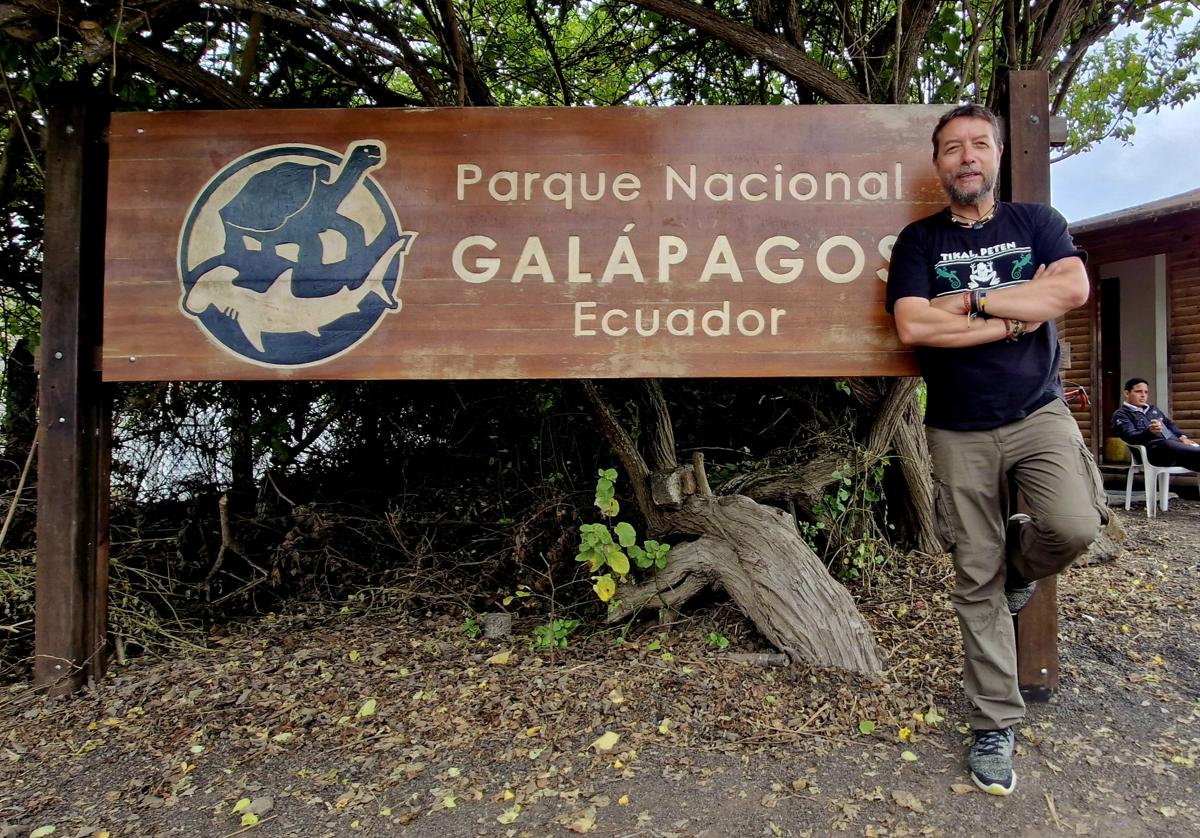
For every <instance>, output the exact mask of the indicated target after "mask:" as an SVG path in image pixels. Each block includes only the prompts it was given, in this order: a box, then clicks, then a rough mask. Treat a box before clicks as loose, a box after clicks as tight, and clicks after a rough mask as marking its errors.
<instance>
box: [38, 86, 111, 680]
mask: <svg viewBox="0 0 1200 838" xmlns="http://www.w3.org/2000/svg"><path fill="white" fill-rule="evenodd" d="M105 119H106V112H105V109H104V108H103V107H101V106H99V105H98V104H97V103H96V102H95V101H94V100H93V99H90V98H89V97H87V96H86V95H80V94H79V93H78V91H75V90H69V89H64V90H60V91H59V92H58V99H57V100H56V101H55V102H54V103H52V104H51V106H50V109H49V120H48V124H47V132H46V133H47V143H46V228H45V238H44V247H43V262H42V264H43V268H42V344H41V377H40V379H39V382H38V388H39V389H38V401H39V419H38V422H39V425H38V434H39V451H38V512H37V575H36V586H37V589H36V602H35V619H34V667H33V678H34V683H35V684H37V685H39V686H41V687H45V688H47V689H49V690H50V691H52V692H73V691H75V690H77V689H78V688H79V687H80V686H82V685H83V684H84V683H86V682H87V681H88V679H92V678H97V677H99V676H100V675H102V674H103V672H104V668H105V664H106V661H105V654H104V650H105V636H106V633H107V588H108V525H107V519H108V485H109V481H108V473H109V472H108V470H109V463H110V460H111V458H110V453H109V443H108V440H109V433H108V419H107V405H106V400H105V398H104V394H103V388H102V386H101V383H100V374H99V372H98V370H97V369H96V358H97V356H98V353H99V348H100V311H101V302H102V296H103V295H102V290H103V279H104V275H103V261H102V260H103V253H104V194H105V180H104V178H105V172H106V166H105V151H106V148H105V145H104V142H103V140H102V132H103V129H104V123H105Z"/></svg>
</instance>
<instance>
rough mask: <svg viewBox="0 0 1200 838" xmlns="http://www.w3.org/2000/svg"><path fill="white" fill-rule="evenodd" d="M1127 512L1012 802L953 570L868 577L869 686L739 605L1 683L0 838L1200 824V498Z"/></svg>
mask: <svg viewBox="0 0 1200 838" xmlns="http://www.w3.org/2000/svg"><path fill="white" fill-rule="evenodd" d="M1122 522H1123V524H1124V526H1125V528H1126V531H1127V533H1128V536H1129V538H1128V540H1127V542H1126V548H1127V549H1126V552H1125V555H1123V556H1122V557H1120V558H1119V559H1118V560H1117V561H1116V562H1112V563H1108V564H1103V565H1094V566H1088V567H1079V568H1074V569H1072V570H1071V571H1069V572H1068V573H1067V574H1066V575H1065V576H1064V577H1063V578H1062V580H1061V581H1060V587H1059V589H1060V614H1061V618H1060V628H1061V644H1060V649H1061V678H1062V682H1061V687H1060V690H1059V691H1058V693H1057V694H1056V695H1055V697H1054V699H1053V700H1052V701H1050V702H1049V703H1047V704H1040V705H1034V706H1032V707H1031V709H1030V713H1029V718H1028V721H1027V724H1026V725H1025V726H1024V727H1023V728H1022V729H1021V730H1020V734H1019V737H1018V755H1017V772H1018V783H1017V791H1016V792H1015V793H1014V795H1013V796H1012V797H1010V798H1007V799H1000V798H995V797H989V796H987V795H984V794H982V793H979V792H977V791H975V790H973V788H972V787H971V786H970V785H969V781H968V779H967V778H966V775H965V773H964V768H963V760H964V743H965V741H966V738H965V736H964V733H963V732H962V731H961V729H960V726H961V723H962V720H963V718H964V710H965V708H964V707H963V705H962V701H961V699H960V697H959V689H958V684H957V681H958V677H959V669H958V666H959V665H958V658H957V655H958V637H957V629H956V627H955V624H954V619H953V614H952V612H951V610H950V608H949V606H948V604H947V601H946V588H947V585H948V581H949V580H948V575H949V568H948V566H947V565H946V563H945V562H944V561H942V562H933V563H928V564H926V565H925V566H922V567H914V568H912V569H911V570H910V571H909V572H908V573H907V574H901V575H899V576H898V577H897V578H896V579H895V580H894V584H893V586H892V587H891V588H889V589H886V590H876V591H874V592H872V594H871V596H870V597H869V598H867V597H864V611H865V613H866V614H867V615H868V618H869V619H870V621H871V623H872V625H873V626H874V627H875V629H876V633H877V636H878V637H879V639H880V644H881V646H882V647H883V648H884V649H885V651H886V655H887V663H886V666H887V667H888V672H887V675H886V680H885V682H884V683H881V684H875V683H868V682H865V681H862V680H860V679H855V678H851V677H848V676H844V675H840V674H837V673H830V672H823V671H814V670H808V669H804V668H799V667H791V668H786V669H777V668H770V667H760V666H751V665H745V664H739V663H735V662H732V661H730V660H729V659H728V658H726V657H724V655H726V654H728V653H729V652H749V651H755V650H756V649H757V648H758V645H757V644H758V643H759V642H760V641H759V640H758V638H757V636H756V635H754V634H753V632H751V631H749V630H748V628H747V627H746V625H745V622H744V621H743V620H741V619H740V618H739V617H738V615H736V614H735V613H734V612H733V611H732V610H731V609H730V608H729V607H728V606H725V605H711V606H709V607H707V608H704V609H701V610H699V611H697V612H695V613H693V614H691V615H689V617H688V618H687V620H686V621H684V622H681V623H677V624H674V625H670V626H666V627H659V626H654V625H641V626H639V627H638V628H637V629H636V630H635V631H633V632H631V635H630V637H629V638H627V639H626V640H625V641H624V642H619V641H618V638H617V635H615V634H606V633H600V634H595V635H592V636H590V637H587V638H574V639H573V642H572V645H571V647H570V648H568V649H566V650H561V651H558V652H547V651H540V652H535V651H531V650H529V648H528V638H527V637H514V638H510V639H509V641H508V642H499V641H487V640H481V639H469V638H468V637H466V635H465V634H464V633H463V632H462V630H461V627H462V623H461V620H462V616H461V615H458V616H438V615H428V616H422V615H416V616H414V615H410V614H406V613H404V612H402V611H395V610H389V609H385V608H383V607H381V606H376V607H373V608H372V607H367V605H366V604H359V605H358V606H356V607H355V608H351V610H350V613H348V614H334V615H323V616H322V615H307V616H300V617H289V618H275V619H269V620H264V621H260V622H257V623H255V624H253V625H247V626H243V627H240V628H238V629H237V630H235V631H232V632H230V633H227V634H225V635H223V636H219V637H214V638H213V639H212V651H211V652H208V653H201V654H197V655H195V656H192V657H185V658H177V659H173V660H160V661H155V660H150V659H143V660H139V661H136V662H134V663H133V664H132V665H130V666H127V667H124V668H121V669H119V670H118V671H117V672H115V673H114V675H113V677H111V678H110V679H108V680H107V681H106V682H105V683H104V684H102V685H101V686H100V687H99V688H98V689H96V690H95V691H92V692H89V693H87V694H85V695H83V696H81V697H77V698H76V699H74V700H71V701H48V700H45V699H42V698H38V697H35V696H32V695H30V694H29V693H28V691H26V690H25V689H24V688H23V687H20V686H17V687H13V688H11V689H10V690H9V691H8V692H7V693H6V694H5V695H4V696H3V697H0V836H8V835H20V836H28V835H30V834H32V833H35V831H37V830H39V829H43V831H42V832H40V833H37V834H39V835H44V834H51V833H47V832H45V831H44V828H48V827H51V826H53V827H54V828H55V831H54V832H53V833H52V834H53V835H55V836H85V835H101V834H104V831H105V830H107V832H108V833H109V834H111V835H138V836H146V835H184V836H210V835H211V836H227V835H234V834H239V833H240V834H246V835H254V834H261V835H264V836H268V835H269V836H293V835H303V836H323V835H329V836H335V835H336V836H341V835H355V834H370V835H392V834H400V833H403V834H405V835H413V836H433V837H435V838H449V836H469V835H489V836H490V835H514V836H517V835H529V836H546V835H570V834H572V833H573V832H575V833H589V834H594V835H614V836H616V835H630V836H633V835H639V836H681V838H682V836H701V835H703V836H754V835H794V836H801V835H828V834H832V833H844V834H847V835H867V836H874V835H891V836H896V835H945V836H958V835H971V836H987V835H1025V836H1037V835H1050V834H1064V833H1065V834H1077V835H1086V834H1092V835H1103V836H1105V838H1115V837H1116V836H1136V835H1171V836H1186V835H1200V773H1198V772H1200V769H1198V768H1197V766H1196V763H1197V761H1198V760H1200V733H1198V731H1200V678H1198V677H1197V676H1198V673H1200V665H1198V661H1197V656H1198V652H1197V646H1196V638H1197V635H1198V631H1197V629H1198V628H1200V606H1198V605H1197V603H1198V602H1200V558H1198V557H1197V554H1196V553H1197V551H1196V547H1197V545H1198V544H1200V503H1198V502H1197V501H1194V500H1191V501H1176V502H1174V503H1173V505H1172V507H1171V510H1170V512H1169V513H1167V514H1166V515H1164V516H1161V517H1159V518H1158V519H1156V520H1154V521H1147V520H1146V519H1145V518H1144V517H1143V516H1142V515H1141V514H1140V510H1137V509H1135V511H1134V512H1132V513H1128V514H1123V515H1122ZM543 619H544V618H543ZM526 622H528V625H526ZM535 622H537V621H522V622H519V624H518V628H519V630H521V631H526V632H528V631H529V630H531V628H532V625H533V624H534V623H535ZM712 632H717V633H719V634H721V635H722V636H724V637H726V638H728V639H729V640H730V647H729V648H728V649H727V650H725V651H719V650H718V649H717V648H715V646H714V645H713V643H712V642H711V641H710V640H709V635H710V633H712ZM713 639H714V640H715V639H716V638H713ZM872 725H874V730H870V731H869V732H868V733H863V732H862V731H863V730H867V729H869V728H870V727H871V726H872ZM606 733H609V734H615V735H616V737H617V738H616V739H615V742H613V743H612V744H611V746H610V747H609V748H608V749H607V750H606V749H605V746H608V745H609V744H610V743H609V742H608V741H605V739H604V738H603V737H604V735H605V734H606ZM608 739H609V740H611V739H612V737H611V736H610V737H608ZM243 800H244V801H246V802H245V803H243V804H242V806H244V807H246V809H249V810H252V813H253V815H254V817H246V814H247V812H246V809H239V808H238V804H239V801H243ZM255 818H257V823H256V824H255V823H253V821H254V820H255ZM243 819H245V821H243Z"/></svg>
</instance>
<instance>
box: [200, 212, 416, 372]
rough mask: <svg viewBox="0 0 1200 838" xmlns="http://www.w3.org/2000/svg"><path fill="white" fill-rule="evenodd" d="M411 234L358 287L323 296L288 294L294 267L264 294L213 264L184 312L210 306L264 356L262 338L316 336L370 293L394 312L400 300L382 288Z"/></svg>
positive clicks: (231, 271)
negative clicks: (241, 285) (270, 335)
mask: <svg viewBox="0 0 1200 838" xmlns="http://www.w3.org/2000/svg"><path fill="white" fill-rule="evenodd" d="M412 239H413V235H412V234H411V233H406V234H404V235H402V236H401V237H400V239H399V241H397V242H396V243H395V244H393V245H392V246H391V247H389V248H388V249H387V250H386V251H384V253H383V255H382V256H380V257H379V259H378V260H377V261H376V262H375V266H374V267H373V268H371V271H370V273H368V274H367V277H366V279H364V280H363V282H362V284H361V285H359V286H358V287H357V288H353V289H351V288H341V289H339V290H338V291H337V292H335V293H333V294H329V295H328V296H324V297H298V296H296V294H295V292H294V291H293V290H292V280H293V271H294V269H293V268H288V269H287V270H285V271H283V272H282V273H281V274H279V276H277V277H276V278H275V279H274V281H273V282H272V283H271V286H270V287H269V288H268V289H267V290H266V291H265V292H262V293H260V292H258V291H253V290H251V289H249V288H239V287H238V286H236V285H234V284H233V281H234V280H235V279H237V277H238V271H237V269H236V268H233V267H231V266H229V265H218V266H216V267H214V268H212V269H210V270H208V271H206V272H205V273H204V274H202V275H201V276H200V278H199V279H197V280H196V283H195V284H194V285H193V286H192V287H191V289H190V290H189V291H188V292H187V295H186V296H185V297H184V299H183V308H184V310H185V311H186V312H188V313H189V314H192V315H194V316H197V317H198V316H200V315H201V314H203V313H204V312H205V311H206V310H207V309H208V307H209V306H213V307H214V308H216V309H217V310H218V311H220V312H222V313H223V314H225V315H226V316H228V317H229V318H230V319H232V320H233V321H234V322H235V323H237V324H238V327H239V328H240V329H241V330H242V334H243V335H245V336H246V340H248V341H250V343H251V344H252V345H253V346H254V348H255V349H257V350H258V351H259V352H265V351H266V349H265V347H264V346H263V340H262V336H263V334H264V333H266V332H271V333H273V334H293V333H296V332H307V333H308V334H310V335H314V336H319V335H320V334H321V329H322V328H323V327H325V326H328V325H329V324H330V323H333V322H334V321H336V320H338V319H339V318H341V317H344V316H345V315H347V314H353V313H354V312H357V311H358V310H359V305H360V304H361V303H362V301H363V300H365V299H366V298H367V297H368V296H370V295H372V294H374V295H375V296H376V297H378V298H379V299H381V300H382V301H383V304H384V305H385V306H386V307H387V308H389V309H399V308H400V301H399V300H397V299H396V298H395V297H394V296H392V294H391V292H389V291H388V290H387V288H386V287H385V286H384V279H385V278H386V277H387V271H388V266H389V265H390V264H391V263H392V260H394V259H395V258H397V257H398V256H400V255H401V254H404V253H407V252H408V247H409V245H410V244H411V243H412Z"/></svg>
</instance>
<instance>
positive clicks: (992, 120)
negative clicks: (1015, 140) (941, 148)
mask: <svg viewBox="0 0 1200 838" xmlns="http://www.w3.org/2000/svg"><path fill="white" fill-rule="evenodd" d="M964 116H966V117H972V118H974V119H985V120H987V122H988V124H989V125H991V126H992V136H993V137H995V138H996V148H1000V147H1002V146H1003V145H1004V140H1003V139H1001V138H1000V120H998V119H996V115H995V114H994V113H992V112H991V111H990V110H988V109H987V108H985V107H984V106H983V105H974V104H972V105H959V106H958V107H957V108H955V109H954V110H952V111H946V113H944V114H942V118H941V119H939V120H938V124H937V127H936V128H934V129H933V159H934V160H937V156H938V135H939V134H941V133H942V129H943V128H945V127H946V123H947V122H949V121H950V120H952V119H958V118H959V117H964Z"/></svg>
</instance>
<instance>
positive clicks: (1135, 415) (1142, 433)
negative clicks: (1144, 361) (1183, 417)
mask: <svg viewBox="0 0 1200 838" xmlns="http://www.w3.org/2000/svg"><path fill="white" fill-rule="evenodd" d="M1112 429H1113V433H1115V434H1116V435H1117V436H1119V437H1120V438H1121V439H1123V440H1125V442H1126V443H1128V444H1129V445H1144V446H1146V455H1147V458H1148V459H1149V460H1150V465H1154V466H1183V467H1184V468H1188V469H1191V470H1192V471H1200V443H1196V442H1192V441H1191V440H1190V439H1188V438H1187V435H1186V434H1184V433H1183V431H1181V430H1179V426H1178V425H1176V424H1175V423H1174V422H1172V421H1171V418H1170V417H1169V416H1167V415H1166V414H1165V413H1163V412H1162V411H1161V410H1159V409H1158V408H1157V407H1155V406H1154V405H1152V404H1150V385H1149V384H1147V383H1146V379H1144V378H1131V379H1129V380H1128V381H1126V382H1125V404H1123V405H1121V406H1120V407H1119V408H1118V409H1117V412H1116V413H1114V414H1113V417H1112Z"/></svg>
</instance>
